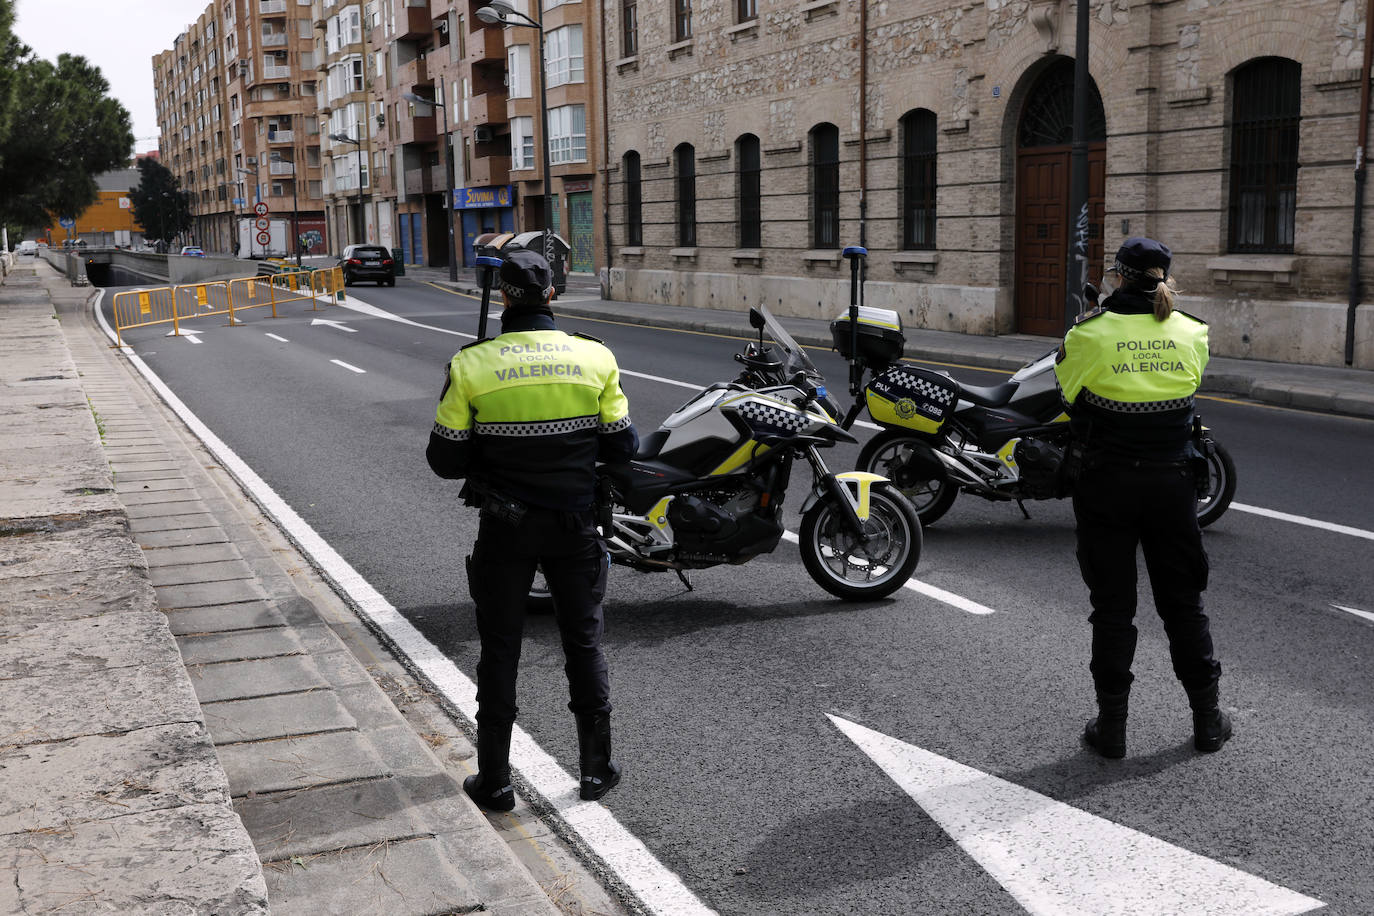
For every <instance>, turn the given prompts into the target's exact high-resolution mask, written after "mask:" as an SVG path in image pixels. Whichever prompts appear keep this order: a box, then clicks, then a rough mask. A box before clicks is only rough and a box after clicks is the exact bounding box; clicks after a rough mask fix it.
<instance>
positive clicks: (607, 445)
mask: <svg viewBox="0 0 1374 916" xmlns="http://www.w3.org/2000/svg"><path fill="white" fill-rule="evenodd" d="M629 411H630V405H629V402H628V401H627V400H626V398H625V395H624V393H623V392H622V391H621V390H620V369H619V367H618V366H617V365H616V361H615V357H614V356H613V355H612V354H611V351H610V350H609V349H607V348H606V347H605V346H604V345H603V344H601V343H598V342H596V341H594V340H589V339H586V338H582V337H577V336H574V335H571V334H566V333H564V332H563V331H559V330H550V329H535V330H508V331H506V332H505V333H502V334H501V335H500V336H498V337H495V338H493V339H491V340H487V341H483V342H481V343H478V344H473V345H469V346H467V347H464V348H463V349H462V350H460V351H459V352H458V353H457V354H455V355H454V357H453V359H452V360H451V361H450V362H449V377H448V382H447V385H446V387H445V390H444V393H443V395H442V397H441V398H440V401H439V408H438V410H437V412H436V414H435V426H434V433H435V435H434V436H433V437H431V442H434V441H435V440H436V439H438V440H440V441H446V442H452V443H455V445H456V444H459V443H463V442H464V440H466V443H467V445H468V446H469V450H468V452H467V454H465V455H462V456H461V457H460V459H459V461H458V462H457V464H458V471H459V472H462V473H464V474H470V476H472V477H474V478H480V479H481V480H482V481H483V482H485V483H486V484H487V485H488V486H489V487H491V488H493V489H496V490H498V491H500V492H501V493H503V494H505V495H507V496H510V497H513V498H515V499H518V500H521V501H523V502H526V503H528V504H530V505H535V506H543V507H546V508H553V509H586V508H590V506H591V505H592V502H593V495H594V492H595V487H596V475H595V467H596V461H597V460H598V459H601V460H616V461H622V460H625V459H627V458H628V457H629V455H630V454H631V453H632V451H633V447H634V446H633V442H634V432H633V425H632V424H631V422H630V415H629ZM608 449H609V453H608Z"/></svg>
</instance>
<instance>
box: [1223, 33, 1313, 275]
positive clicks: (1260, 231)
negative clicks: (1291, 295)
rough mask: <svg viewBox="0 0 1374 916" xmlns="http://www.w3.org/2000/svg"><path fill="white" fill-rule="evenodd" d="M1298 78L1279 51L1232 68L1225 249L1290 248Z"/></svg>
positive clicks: (1278, 250)
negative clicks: (1227, 232) (1270, 55)
mask: <svg viewBox="0 0 1374 916" xmlns="http://www.w3.org/2000/svg"><path fill="white" fill-rule="evenodd" d="M1301 78H1302V69H1301V67H1300V66H1299V65H1298V64H1297V63H1296V62H1294V61H1291V60H1285V59H1284V58H1281V57H1262V58H1259V59H1257V60H1253V61H1251V62H1249V63H1247V64H1243V65H1242V66H1240V67H1238V68H1237V69H1236V70H1235V71H1234V73H1233V74H1232V77H1231V90H1232V94H1233V96H1232V105H1231V131H1230V134H1231V197H1230V208H1229V210H1230V212H1229V214H1228V217H1229V218H1228V223H1229V227H1230V242H1229V245H1228V248H1229V250H1230V251H1233V252H1270V253H1289V252H1291V251H1292V250H1293V227H1294V222H1295V218H1296V214H1297V191H1298V120H1299V118H1300V116H1301V107H1302V105H1301V92H1300V90H1301V83H1302V79H1301Z"/></svg>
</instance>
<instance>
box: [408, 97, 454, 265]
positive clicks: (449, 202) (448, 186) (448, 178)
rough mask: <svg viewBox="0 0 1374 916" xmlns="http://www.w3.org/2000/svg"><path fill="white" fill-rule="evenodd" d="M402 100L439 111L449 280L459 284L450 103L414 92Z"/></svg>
mask: <svg viewBox="0 0 1374 916" xmlns="http://www.w3.org/2000/svg"><path fill="white" fill-rule="evenodd" d="M401 98H403V99H405V100H406V101H407V102H416V103H419V104H422V105H428V106H429V107H430V108H437V109H439V114H440V117H441V119H442V124H443V136H444V139H443V140H442V141H440V144H439V145H440V149H442V150H443V152H444V209H445V210H447V211H448V279H449V282H450V283H457V282H458V249H457V248H456V247H455V246H454V236H453V162H452V157H451V156H450V155H449V152H448V102H447V101H445V102H444V104H442V105H440V104H439V103H438V102H436V101H435V100H434V99H427V98H424V97H423V96H419V95H416V94H415V93H413V92H407V93H404V94H402V96H401Z"/></svg>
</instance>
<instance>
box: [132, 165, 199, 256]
mask: <svg viewBox="0 0 1374 916" xmlns="http://www.w3.org/2000/svg"><path fill="white" fill-rule="evenodd" d="M129 206H130V207H131V208H132V210H133V213H134V219H135V220H137V221H138V224H139V225H140V226H142V227H143V232H144V235H145V236H148V235H153V234H156V235H157V236H158V237H159V238H162V239H170V238H172V237H173V236H175V235H176V234H177V233H178V232H184V231H186V230H188V229H190V228H191V199H190V195H188V194H187V193H186V192H185V191H182V190H181V189H180V188H179V187H178V186H177V179H176V176H175V175H173V174H172V170H171V169H169V168H167V166H165V165H163V164H162V163H161V162H158V161H157V160H156V159H154V158H152V157H151V156H149V157H145V158H143V159H140V160H138V187H136V188H130V189H129Z"/></svg>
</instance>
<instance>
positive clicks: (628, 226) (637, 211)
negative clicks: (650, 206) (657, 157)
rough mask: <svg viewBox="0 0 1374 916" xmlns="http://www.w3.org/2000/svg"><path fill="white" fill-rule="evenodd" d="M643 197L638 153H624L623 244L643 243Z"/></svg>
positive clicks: (632, 151)
mask: <svg viewBox="0 0 1374 916" xmlns="http://www.w3.org/2000/svg"><path fill="white" fill-rule="evenodd" d="M643 201H644V197H643V187H642V186H641V184H640V177H639V153H637V152H635V151H634V150H630V151H629V152H628V153H626V154H625V244H626V245H643V244H644V203H643Z"/></svg>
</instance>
